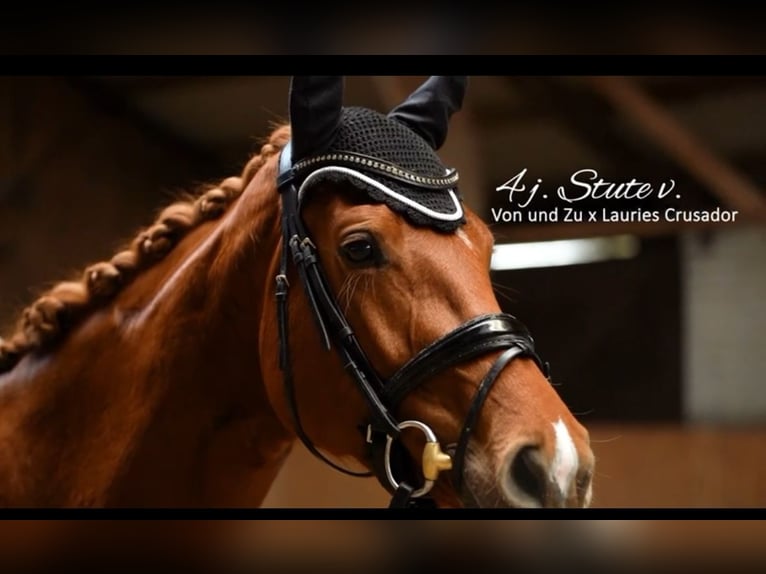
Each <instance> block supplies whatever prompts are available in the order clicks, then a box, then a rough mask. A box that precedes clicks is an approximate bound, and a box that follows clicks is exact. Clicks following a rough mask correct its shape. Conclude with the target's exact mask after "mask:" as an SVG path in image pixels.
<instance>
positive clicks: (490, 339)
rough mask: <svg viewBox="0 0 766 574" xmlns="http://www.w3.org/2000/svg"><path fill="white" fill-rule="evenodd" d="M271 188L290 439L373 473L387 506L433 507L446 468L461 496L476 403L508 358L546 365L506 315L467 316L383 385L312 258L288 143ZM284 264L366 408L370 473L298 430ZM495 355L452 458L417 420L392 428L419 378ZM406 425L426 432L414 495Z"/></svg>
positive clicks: (314, 252)
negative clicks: (275, 192)
mask: <svg viewBox="0 0 766 574" xmlns="http://www.w3.org/2000/svg"><path fill="white" fill-rule="evenodd" d="M277 187H278V189H279V192H280V195H281V199H282V251H281V258H280V267H279V273H278V275H277V276H276V299H277V322H278V325H279V348H280V354H279V365H280V368H281V369H282V372H283V377H284V388H285V394H286V398H287V404H288V406H289V409H290V414H291V417H292V419H293V424H294V427H295V431H296V434H297V435H298V437H299V438H300V440H301V442H303V444H304V445H305V446H306V448H307V449H308V450H309V451H310V452H311V453H313V454H314V455H315V456H316V457H318V458H319V459H321V460H322V461H324V462H325V463H327V464H328V465H330V466H331V467H333V468H335V469H337V470H339V471H341V472H344V473H346V474H350V475H353V476H370V475H372V474H375V476H376V477H377V478H378V480H379V481H380V482H381V484H382V485H383V486H384V487H385V488H386V489H387V490H389V492H392V493H393V499H392V502H391V505H390V506H391V507H407V506H423V505H427V504H432V503H429V502H428V501H427V499H425V497H424V495H425V494H427V493H428V491H429V490H430V488H431V486H432V485H433V482H434V481H435V480H436V477H437V475H438V473H439V471H440V470H447V469H450V468H451V470H452V475H451V476H452V482H453V486H454V488H455V489H456V491H457V492H458V494H460V495H462V494H463V493H462V485H463V466H464V462H465V455H466V450H467V447H468V441H469V439H470V437H471V433H472V431H473V430H474V428H475V426H476V423H477V421H478V417H479V413H480V411H481V408H482V405H483V404H484V401H485V399H486V397H487V395H488V394H489V391H490V389H491V387H492V385H493V384H494V383H495V381H496V380H497V378H498V376H499V375H500V373H501V372H502V370H503V368H505V366H506V365H507V364H508V363H510V362H511V361H512V360H513V359H514V358H517V357H530V358H531V359H533V360H534V361H535V362H536V363H537V365H538V367H539V368H540V369H541V370H542V371H543V373H544V374H546V376H547V371H548V367H547V364H544V363H543V362H542V361H541V359H540V357H538V355H537V354H536V352H535V350H534V342H533V340H532V337H531V336H530V334H529V332H528V330H527V329H526V327H525V326H524V325H523V324H522V323H521V322H520V321H518V320H517V319H516V318H515V317H513V316H511V315H508V314H505V313H492V314H487V315H481V316H478V317H474V318H473V319H470V320H469V321H467V322H465V323H463V324H462V325H460V326H459V327H457V328H456V329H454V330H453V331H450V332H449V333H447V334H446V335H444V336H443V337H441V338H439V339H437V340H436V341H434V342H433V343H431V344H430V345H428V346H427V347H426V348H424V349H422V350H421V351H420V352H419V353H417V354H416V355H415V356H414V357H412V359H410V360H409V361H408V362H407V363H405V364H404V365H403V366H402V367H401V368H400V369H399V370H398V371H397V372H396V373H395V374H394V375H393V376H392V377H391V378H390V379H389V380H388V381H384V380H383V379H382V378H381V377H380V376H379V375H378V373H377V371H376V370H375V368H374V367H373V366H372V364H371V363H370V360H369V359H368V358H367V355H366V354H365V352H364V350H363V349H362V348H361V346H360V345H359V342H358V341H357V339H356V336H355V335H354V331H353V330H352V328H351V326H350V325H349V323H348V321H347V320H346V317H345V316H344V314H343V313H342V312H341V310H340V308H339V307H338V304H337V301H336V300H335V297H334V296H333V294H332V292H331V290H330V288H329V284H328V282H327V279H326V277H325V274H324V272H323V269H322V266H321V263H320V262H319V260H318V253H317V248H316V246H315V245H314V243H313V242H312V241H311V238H310V237H309V234H308V233H307V231H306V229H305V226H304V225H303V222H302V220H301V217H300V206H299V193H298V189H297V187H296V184H295V174H294V172H293V165H292V158H291V144H290V143H288V144H287V145H286V146H285V147H284V148H283V150H282V152H281V154H280V158H279V174H278V177H277ZM290 259H292V261H293V263H294V265H295V268H296V270H297V274H298V277H299V279H300V282H301V284H302V285H303V289H304V292H305V294H306V297H307V298H308V301H309V305H310V307H311V310H312V315H313V316H314V319H315V321H316V324H317V327H318V329H319V333H320V335H321V338H322V341H323V343H324V346H325V347H326V348H327V349H328V350H330V349H331V348H332V347H333V345H334V346H335V350H336V352H337V353H338V354H339V356H340V358H341V361H342V363H343V365H344V367H345V369H346V371H347V372H348V374H349V375H350V376H351V378H352V379H353V381H354V382H355V383H356V386H357V387H358V389H359V390H360V392H361V393H362V396H363V397H364V399H365V401H366V403H367V406H368V407H369V411H370V420H369V424H368V425H366V426H365V427H363V428H362V429H360V431H361V432H362V435H363V436H365V437H366V441H367V443H368V445H369V447H370V451H371V459H372V461H371V462H372V467H373V468H374V472H354V471H350V470H348V469H345V468H343V467H341V466H339V465H337V464H336V463H334V462H333V461H331V460H329V459H328V458H327V457H326V456H325V455H324V454H322V453H321V452H320V451H319V450H318V449H317V447H316V446H315V445H314V444H313V442H312V441H311V439H310V438H309V437H308V436H307V434H306V432H305V430H304V428H303V425H302V424H301V419H300V416H299V414H298V405H297V399H296V392H295V386H294V381H293V374H292V366H291V363H290V344H289V341H290V338H289V330H288V315H287V312H288V310H287V294H288V290H289V287H290V285H289V283H288V280H287V270H288V264H289V260H290ZM498 350H503V351H504V352H503V353H502V354H501V355H500V356H499V357H498V358H497V359H496V360H495V363H494V364H493V366H492V367H491V368H490V370H489V372H488V373H487V374H486V376H485V377H484V378H483V379H482V381H481V382H480V384H479V386H478V388H477V390H476V393H475V395H474V397H473V400H472V402H471V406H470V408H469V410H468V413H467V415H466V418H465V423H464V424H463V428H462V431H461V433H460V436H459V439H458V442H457V444H456V445H455V447H454V452H453V453H452V455H451V456H450V455H447V454H445V453H443V452H441V449H440V448H439V443H438V441H437V439H436V437H435V435H434V433H433V431H431V429H430V428H429V427H428V426H427V425H425V424H424V423H422V422H420V421H402V422H399V421H398V420H397V419H396V418H395V416H394V414H393V413H395V412H396V409H397V406H398V405H399V403H400V402H401V401H402V399H404V398H405V397H406V396H407V394H409V393H410V392H411V391H413V390H414V389H415V388H417V387H418V386H420V385H421V384H423V383H424V382H425V381H426V380H428V379H430V378H431V377H433V376H434V375H436V374H437V373H439V372H442V371H445V370H447V369H449V368H450V367H453V366H455V365H457V364H459V363H463V362H466V361H469V360H471V359H474V358H476V357H479V356H482V355H486V354H487V353H490V352H492V351H498ZM409 427H416V428H419V429H420V430H421V431H423V432H424V433H425V435H426V440H427V442H426V450H425V451H424V456H423V467H422V469H421V473H422V475H423V477H424V479H425V483H424V485H423V486H422V487H421V488H419V489H415V488H414V487H413V484H417V481H419V480H421V479H420V478H419V477H418V476H417V473H416V472H413V470H412V468H408V466H410V465H409V464H408V463H407V461H409V457H408V456H407V454H406V452H405V450H404V448H402V447H401V445H400V443H399V441H398V438H399V436H400V434H401V431H402V429H404V428H409ZM396 445H399V446H396ZM395 449H396V450H395ZM402 474H408V475H409V476H406V477H405V478H404V479H401V480H397V478H396V477H395V475H398V476H401V475H402Z"/></svg>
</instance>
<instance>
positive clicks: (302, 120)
mask: <svg viewBox="0 0 766 574" xmlns="http://www.w3.org/2000/svg"><path fill="white" fill-rule="evenodd" d="M342 105H343V76H295V77H293V78H292V80H291V82H290V125H291V129H292V142H293V143H292V146H293V152H292V153H293V161H297V160H299V159H302V158H305V157H308V156H310V155H314V154H317V153H321V152H322V151H324V150H325V149H327V148H328V147H329V145H330V143H332V140H333V138H334V137H335V132H336V131H337V129H338V124H339V123H340V112H341V106H342Z"/></svg>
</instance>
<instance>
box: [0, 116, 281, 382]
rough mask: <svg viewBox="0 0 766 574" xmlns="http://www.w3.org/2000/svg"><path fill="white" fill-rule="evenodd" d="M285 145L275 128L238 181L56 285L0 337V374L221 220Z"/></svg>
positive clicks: (193, 200) (178, 206)
mask: <svg viewBox="0 0 766 574" xmlns="http://www.w3.org/2000/svg"><path fill="white" fill-rule="evenodd" d="M289 139H290V128H289V127H288V126H281V127H278V128H277V129H276V130H274V131H273V132H272V134H271V135H270V136H269V138H268V141H267V142H266V143H265V144H264V145H263V146H262V147H261V149H260V152H259V153H258V154H256V155H254V156H253V157H252V158H250V160H249V161H248V162H247V164H246V165H245V167H244V169H243V170H242V174H241V175H240V176H239V177H229V178H227V179H225V180H223V181H222V182H221V183H220V184H218V185H216V186H212V187H208V188H207V189H206V190H204V192H203V193H201V194H200V195H199V196H198V197H190V198H188V199H185V200H181V201H178V202H176V203H173V204H171V205H169V206H167V207H166V208H165V209H163V210H162V212H161V213H160V214H159V216H158V217H157V219H156V220H155V222H154V223H153V224H152V225H151V226H149V227H148V228H145V229H143V230H142V231H140V232H139V233H138V235H137V236H136V237H135V238H134V239H133V241H131V242H130V243H129V245H128V246H127V247H126V248H125V249H124V250H122V251H120V252H119V253H117V254H116V255H115V256H114V257H112V258H111V259H110V260H109V261H103V262H100V263H95V264H93V265H91V266H89V267H88V268H86V269H85V272H84V273H83V275H82V277H81V279H80V280H79V281H65V282H62V283H59V284H58V285H56V286H55V287H53V288H52V289H50V290H49V291H47V292H46V293H44V294H43V295H42V296H40V297H39V298H38V299H37V300H36V301H35V302H34V303H32V304H31V305H30V306H29V307H27V308H26V309H24V311H23V312H22V314H21V317H20V318H19V320H18V321H17V324H16V330H15V331H14V332H13V334H11V336H10V337H8V338H7V339H3V338H2V337H0V374H2V373H4V372H7V371H10V370H11V369H13V367H14V366H15V365H16V364H17V363H18V362H19V361H20V360H21V359H22V358H23V357H24V355H26V354H28V353H31V352H35V351H42V350H45V349H47V348H49V347H50V346H51V345H52V344H53V343H55V342H56V341H60V340H61V339H62V338H63V337H64V336H66V334H67V333H69V332H70V331H71V330H72V329H73V328H74V327H75V326H76V325H77V324H78V323H79V322H80V321H81V320H82V319H83V318H84V317H86V316H87V315H88V314H89V313H90V312H92V311H93V310H95V309H97V308H99V307H101V306H103V305H104V304H106V303H108V302H109V301H111V300H112V299H114V297H115V296H116V295H117V294H118V293H120V291H121V289H122V288H123V287H125V286H126V285H128V284H129V283H130V282H131V280H133V279H134V278H135V277H136V275H137V274H138V273H140V272H141V271H142V270H144V269H147V268H149V267H151V266H152V265H153V264H155V263H156V262H158V261H160V260H161V259H162V258H163V257H165V256H166V255H167V254H168V253H169V252H170V251H171V250H172V249H173V247H175V246H176V245H177V244H178V242H179V241H180V240H181V239H182V238H183V237H184V235H186V234H187V233H188V232H189V231H190V230H192V229H194V228H195V227H197V226H199V225H200V224H202V223H204V222H205V221H211V220H213V219H217V218H219V217H220V216H221V215H223V213H225V212H226V210H227V209H228V207H229V206H230V205H231V204H232V203H233V201H234V200H235V199H237V198H238V197H239V196H240V195H241V194H242V192H243V191H244V189H245V188H246V187H247V185H248V183H250V181H251V180H252V179H253V177H254V176H255V174H256V173H257V172H258V170H259V169H261V167H263V165H264V164H265V163H266V162H267V161H268V159H269V158H271V157H273V156H274V155H276V154H277V153H279V150H280V149H281V148H282V147H283V146H284V145H285V144H286V143H287V141H288V140H289Z"/></svg>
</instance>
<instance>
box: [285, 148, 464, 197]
mask: <svg viewBox="0 0 766 574" xmlns="http://www.w3.org/2000/svg"><path fill="white" fill-rule="evenodd" d="M330 164H332V165H343V164H347V165H348V166H353V167H355V168H358V167H361V168H363V169H364V170H366V171H371V172H375V173H378V174H379V175H382V176H384V177H388V178H392V179H398V180H399V181H402V182H404V183H409V184H417V185H418V186H419V187H425V188H429V189H449V188H452V187H455V184H457V182H458V172H457V170H456V169H451V170H448V171H447V173H446V174H445V175H444V176H443V177H427V176H423V175H417V174H415V173H412V172H409V171H406V170H404V169H402V168H400V167H398V166H396V165H394V164H392V163H389V162H386V161H383V160H381V159H378V158H374V157H370V156H366V155H363V154H360V153H354V152H334V153H328V154H323V155H318V156H314V157H310V158H306V159H303V160H301V161H298V162H296V163H295V165H294V166H293V171H294V172H295V173H296V174H298V175H300V172H301V171H303V170H305V169H307V168H309V167H312V168H316V167H319V166H322V165H330Z"/></svg>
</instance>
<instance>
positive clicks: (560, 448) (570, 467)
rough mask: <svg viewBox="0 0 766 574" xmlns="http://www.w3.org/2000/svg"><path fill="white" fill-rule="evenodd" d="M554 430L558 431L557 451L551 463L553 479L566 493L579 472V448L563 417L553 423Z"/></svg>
mask: <svg viewBox="0 0 766 574" xmlns="http://www.w3.org/2000/svg"><path fill="white" fill-rule="evenodd" d="M553 430H554V432H555V433H556V452H555V454H554V455H553V464H552V465H551V479H552V480H553V482H555V483H556V484H557V485H558V487H559V488H560V489H561V492H562V493H563V494H564V495H566V494H567V493H568V492H569V489H570V487H571V486H572V481H573V480H574V478H575V475H576V474H577V466H578V463H579V460H578V457H577V448H575V445H574V442H573V441H572V437H571V435H570V434H569V430H568V429H567V426H566V425H565V424H564V421H562V420H561V418H559V420H558V422H555V423H553Z"/></svg>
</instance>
